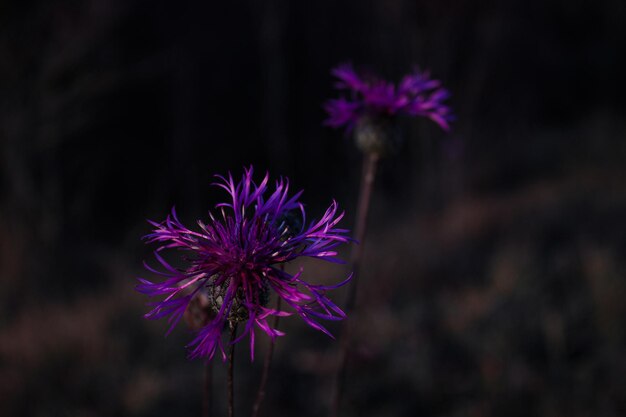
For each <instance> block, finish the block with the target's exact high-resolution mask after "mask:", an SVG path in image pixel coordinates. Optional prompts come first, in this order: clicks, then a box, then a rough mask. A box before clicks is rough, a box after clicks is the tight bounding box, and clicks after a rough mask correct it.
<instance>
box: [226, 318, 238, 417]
mask: <svg viewBox="0 0 626 417" xmlns="http://www.w3.org/2000/svg"><path fill="white" fill-rule="evenodd" d="M236 336H237V323H233V322H230V342H229V348H228V417H235V401H234V398H235V389H234V386H233V369H234V368H235V344H234V343H233V341H234V340H235V337H236Z"/></svg>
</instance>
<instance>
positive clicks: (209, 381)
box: [202, 361, 213, 417]
mask: <svg viewBox="0 0 626 417" xmlns="http://www.w3.org/2000/svg"><path fill="white" fill-rule="evenodd" d="M202 416H203V417H212V416H213V362H212V361H208V362H207V363H205V364H204V389H203V390H202Z"/></svg>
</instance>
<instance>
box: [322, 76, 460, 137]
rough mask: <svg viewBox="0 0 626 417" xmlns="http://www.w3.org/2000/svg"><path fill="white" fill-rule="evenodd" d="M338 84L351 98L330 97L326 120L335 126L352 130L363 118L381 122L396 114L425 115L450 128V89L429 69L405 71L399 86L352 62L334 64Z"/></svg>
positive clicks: (441, 125) (445, 128) (329, 124)
mask: <svg viewBox="0 0 626 417" xmlns="http://www.w3.org/2000/svg"><path fill="white" fill-rule="evenodd" d="M332 74H333V75H334V76H335V77H336V78H337V80H338V81H337V83H336V84H335V87H336V88H337V89H338V90H341V91H347V92H348V96H349V98H346V97H340V98H338V99H334V100H329V101H328V102H327V103H326V105H325V106H324V108H325V109H326V111H327V112H328V119H326V121H325V124H326V125H328V126H331V127H334V128H339V127H346V129H347V131H351V130H352V129H354V128H355V127H357V126H358V125H359V123H362V122H363V121H370V122H371V121H374V122H379V121H381V120H388V119H392V118H394V117H396V116H413V117H414V116H422V117H426V118H428V119H430V120H432V121H434V122H435V123H437V124H438V125H439V126H440V127H441V128H442V129H443V130H446V131H447V130H449V129H450V125H449V122H450V121H451V120H452V118H453V116H452V114H451V111H450V108H449V107H448V106H447V105H445V104H443V101H444V100H446V99H447V98H448V97H449V96H450V93H449V92H448V91H447V90H446V89H444V88H443V87H441V83H440V82H439V81H437V80H431V79H430V78H429V74H428V73H427V72H420V71H418V70H415V71H414V72H413V73H412V74H408V75H405V76H404V77H403V78H402V80H401V81H400V83H398V85H397V86H396V85H395V84H394V83H391V82H388V81H385V80H382V79H379V78H378V77H376V76H362V75H360V74H358V73H357V72H356V71H355V70H354V69H353V67H352V66H351V65H350V64H343V65H340V66H338V67H337V68H334V69H333V70H332Z"/></svg>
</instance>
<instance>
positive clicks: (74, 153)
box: [0, 0, 626, 417]
mask: <svg viewBox="0 0 626 417" xmlns="http://www.w3.org/2000/svg"><path fill="white" fill-rule="evenodd" d="M344 61H352V62H353V63H354V64H355V65H357V66H362V67H366V68H369V69H371V70H372V71H375V72H378V73H380V74H381V75H383V76H385V77H387V78H390V79H398V78H399V77H400V76H401V75H402V74H403V73H406V72H408V71H410V70H411V69H412V68H413V66H414V65H420V66H421V67H422V68H429V69H431V71H432V74H433V76H434V77H435V78H438V79H440V80H442V82H443V83H444V85H445V86H447V87H448V88H449V89H450V90H451V92H452V93H453V96H452V98H451V100H450V104H451V105H452V106H453V108H454V109H455V113H456V114H457V121H456V122H455V123H454V128H453V131H452V132H451V133H450V134H448V135H446V134H444V133H443V132H442V131H440V130H439V129H438V128H437V127H436V126H435V125H434V124H433V123H431V122H429V121H425V120H416V121H409V122H405V123H404V124H403V126H402V128H403V131H404V137H405V143H404V145H403V148H402V150H401V152H400V153H399V154H398V155H397V156H395V157H393V158H389V159H387V160H384V161H383V163H382V165H381V167H380V176H379V177H378V182H377V188H376V193H375V196H374V205H373V211H372V217H371V222H370V226H371V228H370V231H371V233H370V235H369V240H368V242H367V245H366V248H365V251H366V258H367V266H366V267H365V272H364V275H363V281H362V284H363V286H362V288H361V291H360V294H359V296H360V299H359V305H360V312H359V313H358V314H355V315H354V316H353V320H354V323H355V325H356V326H357V329H358V330H357V335H356V337H357V339H358V343H357V346H358V348H357V350H356V351H355V352H354V355H353V361H352V366H351V370H350V373H351V379H350V381H351V384H350V386H349V392H348V396H349V401H348V402H347V404H346V407H345V413H344V415H345V416H407V417H413V416H418V415H419V416H442V417H443V416H446V417H453V416H454V417H457V416H458V417H461V416H468V417H479V416H485V417H487V416H494V417H495V416H507V417H515V416H520V417H528V416H545V417H558V416H568V417H576V416H600V417H609V416H623V415H626V357H625V354H624V353H625V348H626V327H625V326H626V303H625V302H624V297H625V296H626V282H625V280H624V278H625V276H624V275H625V272H626V261H625V260H624V251H625V250H626V233H625V232H626V187H625V186H624V178H626V177H625V175H626V164H625V162H626V141H625V139H626V138H625V133H626V118H625V117H624V116H625V111H626V98H625V97H626V96H625V95H624V93H625V90H626V88H625V87H626V77H624V75H623V74H625V73H626V3H625V2H624V1H622V0H598V1H594V2H591V1H589V2H584V1H571V0H569V1H565V0H563V1H557V0H549V1H544V0H507V1H480V2H479V1H466V0H443V1H435V2H432V1H431V2H429V1H411V0H385V1H374V0H360V1H356V0H355V1H323V0H321V1H314V2H296V1H287V0H282V1H280V0H265V1H262V0H247V1H246V0H244V1H239V2H195V3H194V2H189V1H180V2H163V1H145V0H86V1H64V2H61V1H43V0H42V1H17V0H16V1H8V0H5V1H2V2H0V160H1V166H0V168H1V169H0V285H1V288H2V289H1V290H0V415H2V416H172V415H189V416H194V415H200V405H201V401H200V392H201V385H202V363H201V362H200V361H195V362H189V361H187V360H186V359H185V353H186V352H185V349H184V347H183V346H184V344H185V343H186V342H187V341H188V340H189V339H190V337H191V336H190V335H189V334H188V333H187V331H186V330H185V329H184V326H182V325H181V326H179V328H178V329H177V330H175V331H174V332H173V334H172V335H170V336H169V337H168V338H164V337H163V334H164V331H165V329H166V324H165V323H163V322H150V321H145V320H143V319H142V318H141V315H142V313H143V312H145V311H147V307H145V305H144V303H145V301H146V299H145V298H144V297H143V296H141V295H140V294H137V293H136V292H134V291H133V287H134V285H135V277H136V276H138V275H144V276H145V275H147V274H144V272H143V270H142V266H141V262H142V260H143V259H150V257H151V251H150V248H147V247H144V246H145V245H143V244H142V242H141V241H140V238H141V236H142V235H144V234H146V233H147V232H148V231H149V226H148V224H147V223H146V222H145V219H146V218H151V219H155V220H160V219H162V218H164V217H165V215H166V214H167V212H168V211H169V209H170V208H171V206H173V205H176V207H177V209H178V212H179V214H180V217H181V218H182V219H183V221H185V222H187V223H188V224H190V225H191V224H193V222H194V220H195V219H197V218H203V216H205V215H206V212H207V210H208V209H209V208H210V207H212V205H213V204H215V203H216V202H217V201H218V199H220V198H221V197H222V196H223V194H222V193H220V191H219V190H217V189H215V188H212V187H209V184H210V182H211V181H212V175H213V174H214V173H225V172H226V171H228V170H232V171H233V172H234V173H237V174H238V173H240V172H241V168H242V167H243V166H247V165H249V164H254V166H255V167H256V168H257V170H258V172H260V171H264V170H266V169H267V170H270V171H271V173H272V175H274V176H278V175H286V176H289V177H290V178H291V180H292V183H293V184H294V187H295V188H297V189H300V188H303V189H305V194H304V197H303V200H304V201H305V202H306V203H307V207H308V211H309V213H311V214H316V215H318V216H319V215H320V214H321V212H322V210H323V209H324V208H325V206H327V205H328V203H329V201H330V199H331V198H336V199H337V200H338V201H339V202H340V204H341V205H342V206H343V207H345V208H346V210H347V217H346V220H345V221H344V223H343V224H344V225H345V226H346V227H352V225H353V222H354V207H355V200H356V192H355V190H356V188H357V185H358V175H359V172H360V155H359V154H358V152H357V151H356V149H355V147H354V146H353V144H352V142H351V140H350V138H348V137H345V136H344V135H343V134H342V133H341V132H339V131H333V130H330V129H327V128H325V127H323V126H322V125H321V123H322V121H323V119H324V118H325V114H324V112H323V110H322V103H323V102H324V101H325V100H327V99H328V98H331V97H335V96H336V93H335V91H333V88H332V85H333V82H334V81H333V80H332V78H331V76H330V73H329V71H330V69H331V68H332V67H333V66H335V65H336V64H338V63H341V62H344ZM343 255H344V256H346V255H347V251H344V252H343ZM295 267H297V265H296V266H294V268H295ZM305 268H306V271H307V277H308V279H310V280H311V281H316V280H318V279H320V280H323V281H324V282H334V281H337V280H339V279H342V277H343V276H345V275H346V274H347V269H346V268H345V267H341V266H335V265H320V262H310V263H306V264H305ZM344 295H345V294H344V293H342V292H341V291H338V292H336V294H335V296H334V298H335V299H337V300H341V299H343V297H344ZM281 326H282V327H283V328H284V329H285V330H286V331H287V332H288V335H287V336H286V337H284V338H282V339H280V340H279V342H278V345H277V353H276V360H275V362H274V365H273V373H272V375H271V377H270V378H271V379H270V386H269V391H268V397H267V402H266V404H265V408H264V415H265V416H278V417H280V416H324V415H326V409H327V403H328V395H329V391H330V385H331V380H332V378H331V375H332V374H331V373H332V369H333V362H332V361H333V359H334V355H335V353H336V349H337V346H338V344H337V342H333V341H332V340H331V339H329V338H327V337H325V336H324V335H321V334H319V333H318V332H315V331H314V330H312V329H310V328H309V327H307V326H306V325H304V324H303V323H302V322H301V321H299V320H297V319H296V318H291V319H286V320H284V321H283V323H282V324H281ZM333 330H335V331H336V330H337V327H333ZM260 339H261V340H260V342H259V348H258V351H257V355H258V357H259V358H260V357H262V355H263V352H264V351H265V349H266V343H267V340H266V338H264V337H261V338H260ZM242 346H243V345H242ZM246 350H247V348H243V349H241V356H240V360H239V361H238V364H237V378H238V380H237V394H236V395H237V398H238V401H237V404H238V407H239V410H238V411H239V412H240V413H241V415H247V410H248V409H249V407H250V404H251V399H252V398H253V394H254V390H255V384H256V382H257V380H258V378H259V374H260V367H261V361H260V360H257V361H255V362H254V363H252V364H250V363H249V361H248V359H247V352H246ZM216 364H217V365H216V372H217V374H216V376H215V379H216V381H217V382H218V386H217V387H216V395H217V397H218V403H217V404H216V410H217V411H219V412H220V414H219V415H222V414H224V403H223V398H224V395H225V390H226V388H225V386H224V385H223V383H222V382H223V381H224V369H223V368H224V367H223V365H221V363H220V362H216Z"/></svg>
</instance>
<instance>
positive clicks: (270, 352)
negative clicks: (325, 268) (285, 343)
mask: <svg viewBox="0 0 626 417" xmlns="http://www.w3.org/2000/svg"><path fill="white" fill-rule="evenodd" d="M283 268H284V267H283ZM276 310H280V297H278V299H277V300H276ZM278 319H279V317H278V316H274V322H273V323H272V327H273V328H274V329H277V328H278ZM273 356H274V339H270V346H269V348H268V349H267V354H266V355H265V361H264V362H263V373H262V374H261V382H260V384H259V391H258V392H257V394H256V400H255V401H254V406H253V407H252V417H258V415H259V410H260V409H261V403H262V402H263V400H264V399H265V386H266V385H267V378H268V376H269V373H270V364H271V362H272V357H273Z"/></svg>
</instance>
